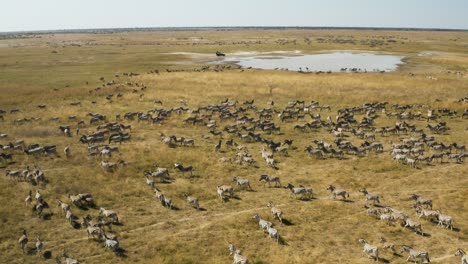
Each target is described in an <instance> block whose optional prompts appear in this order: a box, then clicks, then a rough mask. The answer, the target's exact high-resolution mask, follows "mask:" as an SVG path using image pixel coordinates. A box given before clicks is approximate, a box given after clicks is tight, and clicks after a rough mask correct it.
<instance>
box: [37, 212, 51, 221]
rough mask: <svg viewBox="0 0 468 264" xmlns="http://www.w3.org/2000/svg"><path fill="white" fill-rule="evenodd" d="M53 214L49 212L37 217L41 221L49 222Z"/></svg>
mask: <svg viewBox="0 0 468 264" xmlns="http://www.w3.org/2000/svg"><path fill="white" fill-rule="evenodd" d="M53 215H54V214H53V213H51V212H47V213H43V214H42V215H41V216H39V217H40V218H41V219H42V220H50V219H52V216H53Z"/></svg>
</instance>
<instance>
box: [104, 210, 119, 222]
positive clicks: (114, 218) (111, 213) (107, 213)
mask: <svg viewBox="0 0 468 264" xmlns="http://www.w3.org/2000/svg"><path fill="white" fill-rule="evenodd" d="M99 214H101V215H104V216H105V217H110V218H112V222H113V223H118V222H119V217H118V216H117V213H116V212H114V211H112V210H106V209H104V208H102V207H101V208H100V209H99Z"/></svg>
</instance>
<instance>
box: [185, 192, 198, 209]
mask: <svg viewBox="0 0 468 264" xmlns="http://www.w3.org/2000/svg"><path fill="white" fill-rule="evenodd" d="M182 196H183V197H185V199H186V200H187V203H188V204H189V205H192V206H193V207H195V208H196V209H197V210H200V204H199V203H198V198H196V197H193V196H189V195H188V194H187V193H183V194H182Z"/></svg>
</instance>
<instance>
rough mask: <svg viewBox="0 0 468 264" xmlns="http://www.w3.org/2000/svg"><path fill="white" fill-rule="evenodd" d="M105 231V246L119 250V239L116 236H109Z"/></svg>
mask: <svg viewBox="0 0 468 264" xmlns="http://www.w3.org/2000/svg"><path fill="white" fill-rule="evenodd" d="M103 233H104V238H105V239H106V240H105V241H104V247H105V248H110V249H111V250H112V251H117V250H118V249H119V248H120V247H119V241H118V240H117V238H116V237H112V238H109V237H108V236H107V234H106V233H105V232H103Z"/></svg>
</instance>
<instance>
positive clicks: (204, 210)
mask: <svg viewBox="0 0 468 264" xmlns="http://www.w3.org/2000/svg"><path fill="white" fill-rule="evenodd" d="M198 211H201V212H206V211H208V210H207V209H206V208H203V207H200V208H198Z"/></svg>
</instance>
